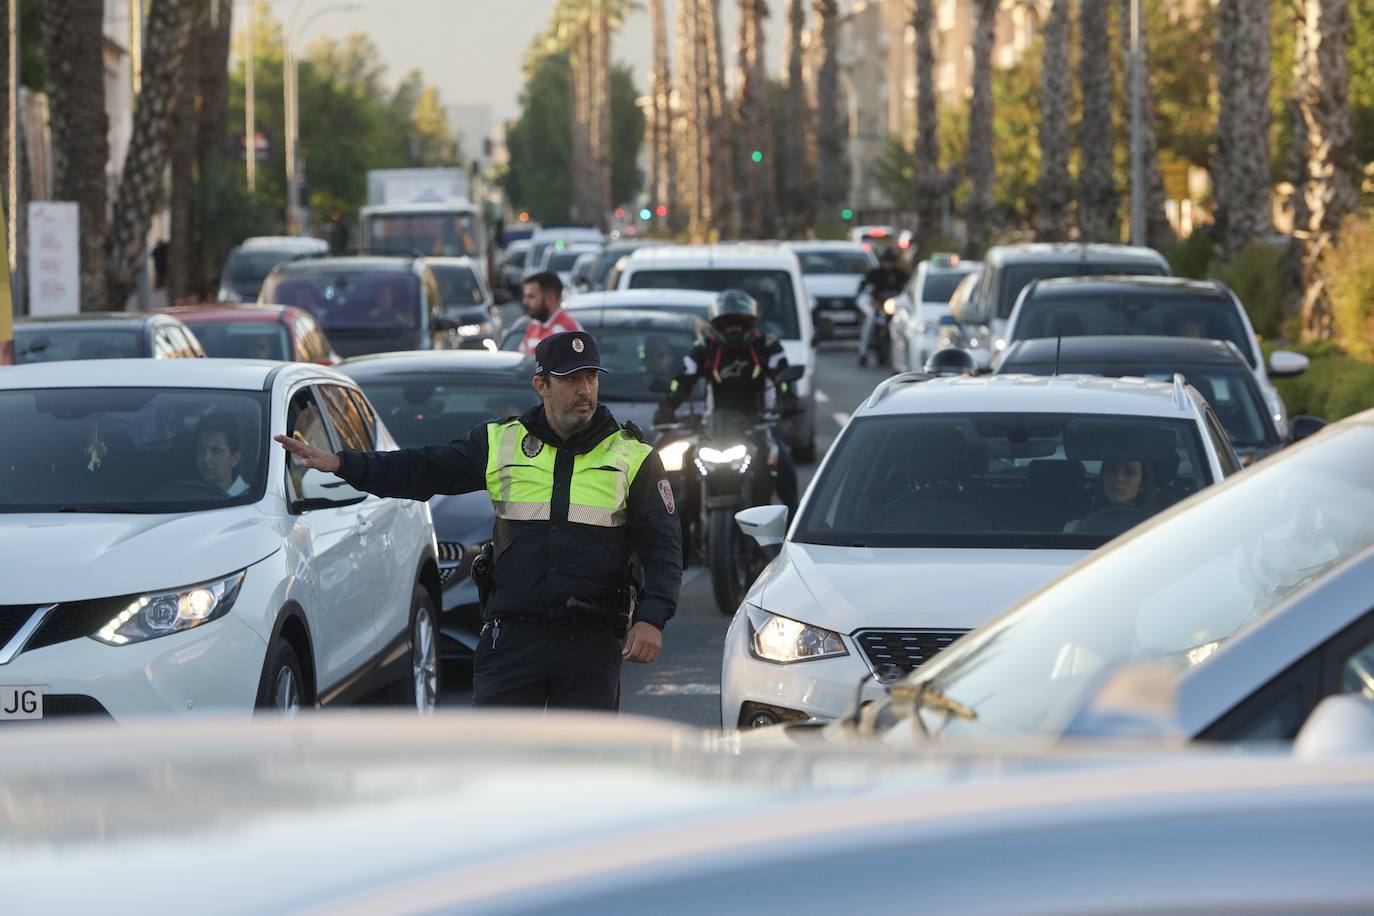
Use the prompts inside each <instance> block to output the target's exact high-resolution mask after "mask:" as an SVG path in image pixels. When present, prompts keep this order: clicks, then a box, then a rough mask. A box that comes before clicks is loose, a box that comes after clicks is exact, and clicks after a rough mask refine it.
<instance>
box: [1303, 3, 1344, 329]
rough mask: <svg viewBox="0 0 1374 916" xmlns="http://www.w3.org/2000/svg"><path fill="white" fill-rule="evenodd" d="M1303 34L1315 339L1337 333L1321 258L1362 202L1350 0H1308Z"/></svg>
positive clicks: (1310, 309)
mask: <svg viewBox="0 0 1374 916" xmlns="http://www.w3.org/2000/svg"><path fill="white" fill-rule="evenodd" d="M1303 12H1304V14H1305V15H1304V17H1303V27H1302V39H1301V41H1299V43H1298V44H1299V50H1300V51H1301V52H1302V54H1303V58H1304V60H1303V72H1304V75H1305V76H1306V82H1305V83H1304V84H1303V85H1302V86H1301V88H1300V93H1301V94H1300V95H1299V98H1298V107H1299V110H1300V111H1301V114H1302V119H1303V123H1304V124H1305V126H1306V134H1307V168H1306V172H1307V176H1306V177H1307V182H1306V205H1307V206H1306V208H1307V227H1306V228H1307V234H1306V238H1304V239H1303V259H1302V266H1303V296H1302V332H1303V337H1304V338H1307V339H1309V340H1312V339H1318V338H1325V337H1330V336H1331V302H1330V297H1329V295H1328V293H1327V290H1326V284H1325V282H1324V279H1323V276H1322V274H1323V270H1322V267H1323V260H1324V258H1325V256H1326V254H1327V253H1328V252H1329V251H1330V250H1331V248H1332V247H1333V246H1334V245H1335V242H1336V235H1337V233H1338V232H1339V230H1340V227H1341V223H1342V222H1343V221H1344V220H1345V219H1346V217H1348V216H1349V215H1350V214H1352V213H1354V212H1355V209H1356V207H1357V206H1358V205H1359V186H1358V184H1357V183H1356V175H1357V174H1358V163H1357V161H1356V158H1355V148H1354V137H1353V135H1352V133H1351V125H1350V81H1349V77H1348V76H1347V73H1346V61H1345V58H1346V39H1347V37H1348V36H1349V34H1350V8H1349V3H1348V0H1304V2H1303Z"/></svg>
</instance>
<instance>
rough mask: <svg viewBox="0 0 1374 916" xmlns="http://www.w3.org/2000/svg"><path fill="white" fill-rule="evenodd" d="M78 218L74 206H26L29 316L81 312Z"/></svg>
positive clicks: (36, 203)
mask: <svg viewBox="0 0 1374 916" xmlns="http://www.w3.org/2000/svg"><path fill="white" fill-rule="evenodd" d="M80 241H81V216H80V209H79V208H78V207H77V205H76V204H74V203H58V202H54V201H50V200H44V201H34V202H33V203H30V204H29V313H30V314H33V315H72V314H75V313H76V312H79V311H81V246H80Z"/></svg>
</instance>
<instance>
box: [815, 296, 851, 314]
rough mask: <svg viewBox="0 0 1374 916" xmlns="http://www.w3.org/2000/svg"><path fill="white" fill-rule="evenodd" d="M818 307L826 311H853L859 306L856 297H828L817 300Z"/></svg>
mask: <svg viewBox="0 0 1374 916" xmlns="http://www.w3.org/2000/svg"><path fill="white" fill-rule="evenodd" d="M816 307H817V308H818V309H823V310H826V311H853V310H855V309H857V308H858V306H857V305H855V304H854V297H852V296H849V297H843V298H841V297H826V298H820V299H817V300H816Z"/></svg>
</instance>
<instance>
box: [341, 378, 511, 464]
mask: <svg viewBox="0 0 1374 916" xmlns="http://www.w3.org/2000/svg"><path fill="white" fill-rule="evenodd" d="M358 386H359V387H360V388H362V389H363V393H364V394H366V395H367V399H368V400H369V401H371V402H372V406H373V407H375V408H376V410H377V416H379V417H381V418H382V422H384V423H385V424H386V428H387V431H388V432H390V433H391V435H392V438H394V439H395V440H396V443H397V444H398V445H400V446H401V448H418V447H420V446H424V445H444V444H446V443H448V442H452V441H453V440H454V439H461V438H463V437H464V436H466V435H467V434H468V433H469V432H470V431H471V430H472V428H473V427H474V426H477V425H478V424H479V423H482V422H485V421H486V420H490V419H493V418H498V417H511V416H518V415H519V414H522V413H524V412H525V411H526V410H528V409H529V408H531V407H533V406H534V405H535V403H536V402H537V401H538V398H537V397H536V395H535V393H534V391H533V389H531V388H530V384H529V380H528V379H509V380H504V379H500V380H497V379H483V378H480V377H473V376H456V375H454V376H444V375H439V376H433V377H428V378H404V377H402V378H396V377H390V378H380V379H376V380H374V381H368V380H366V379H363V380H361V381H359V382H358Z"/></svg>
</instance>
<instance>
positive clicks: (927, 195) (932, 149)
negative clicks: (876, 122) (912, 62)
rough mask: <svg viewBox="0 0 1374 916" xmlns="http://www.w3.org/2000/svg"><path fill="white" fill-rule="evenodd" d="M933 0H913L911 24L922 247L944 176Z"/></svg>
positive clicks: (936, 230) (935, 224) (932, 226)
mask: <svg viewBox="0 0 1374 916" xmlns="http://www.w3.org/2000/svg"><path fill="white" fill-rule="evenodd" d="M934 24H935V4H934V0H916V4H915V6H913V7H912V15H911V26H912V28H913V29H914V30H915V32H916V232H917V245H916V247H917V250H918V251H925V250H928V249H929V248H930V246H931V245H933V244H934V241H935V237H936V236H937V235H939V234H940V218H941V214H942V213H943V211H944V195H945V179H944V175H943V174H942V173H941V171H940V112H939V109H938V108H937V106H936V101H935V49H934V47H933V46H932V44H931V40H930V38H931V36H930V30H931V27H932V26H933V25H934Z"/></svg>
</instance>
